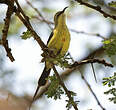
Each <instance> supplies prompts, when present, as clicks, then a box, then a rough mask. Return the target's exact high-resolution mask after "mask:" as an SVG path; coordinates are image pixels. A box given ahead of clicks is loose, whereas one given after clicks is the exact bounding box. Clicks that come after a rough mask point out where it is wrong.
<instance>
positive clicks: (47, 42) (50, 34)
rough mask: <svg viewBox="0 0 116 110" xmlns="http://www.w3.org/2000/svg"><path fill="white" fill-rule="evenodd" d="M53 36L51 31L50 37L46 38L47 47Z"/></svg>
mask: <svg viewBox="0 0 116 110" xmlns="http://www.w3.org/2000/svg"><path fill="white" fill-rule="evenodd" d="M53 34H54V33H53V31H52V32H51V34H50V36H49V38H48V41H47V45H48V43H49V41H50V40H51V38H52V36H53Z"/></svg>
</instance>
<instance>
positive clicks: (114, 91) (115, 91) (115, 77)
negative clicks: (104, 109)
mask: <svg viewBox="0 0 116 110" xmlns="http://www.w3.org/2000/svg"><path fill="white" fill-rule="evenodd" d="M103 80H104V81H103V85H104V86H105V85H108V87H111V86H113V87H112V88H111V89H109V90H108V91H106V92H104V94H107V95H108V94H112V95H113V97H111V98H109V100H110V101H113V102H114V103H115V104H116V88H114V86H115V82H116V73H114V75H113V76H112V77H107V78H103Z"/></svg>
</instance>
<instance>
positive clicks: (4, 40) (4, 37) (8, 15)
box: [1, 0, 15, 62]
mask: <svg viewBox="0 0 116 110" xmlns="http://www.w3.org/2000/svg"><path fill="white" fill-rule="evenodd" d="M9 2H10V4H11V5H8V9H7V12H6V18H5V20H4V27H3V30H2V33H3V35H2V42H1V43H2V45H3V46H4V48H5V50H6V52H7V56H8V57H9V59H10V60H11V62H13V61H15V59H14V57H13V55H12V53H11V49H10V48H9V45H8V40H7V35H8V30H9V25H10V19H11V16H12V14H13V9H14V1H12V0H10V1H9Z"/></svg>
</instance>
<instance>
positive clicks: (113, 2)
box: [108, 1, 116, 7]
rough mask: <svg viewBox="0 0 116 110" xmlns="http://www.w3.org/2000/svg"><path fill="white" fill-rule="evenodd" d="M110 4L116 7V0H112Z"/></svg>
mask: <svg viewBox="0 0 116 110" xmlns="http://www.w3.org/2000/svg"><path fill="white" fill-rule="evenodd" d="M108 5H109V6H110V7H116V1H111V2H110V3H108Z"/></svg>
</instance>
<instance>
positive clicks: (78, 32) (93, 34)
mask: <svg viewBox="0 0 116 110" xmlns="http://www.w3.org/2000/svg"><path fill="white" fill-rule="evenodd" d="M70 31H72V32H75V33H77V34H85V35H89V36H96V37H100V38H102V39H104V40H106V39H107V38H105V37H103V36H102V35H100V34H99V33H87V32H84V31H77V30H75V29H70Z"/></svg>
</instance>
